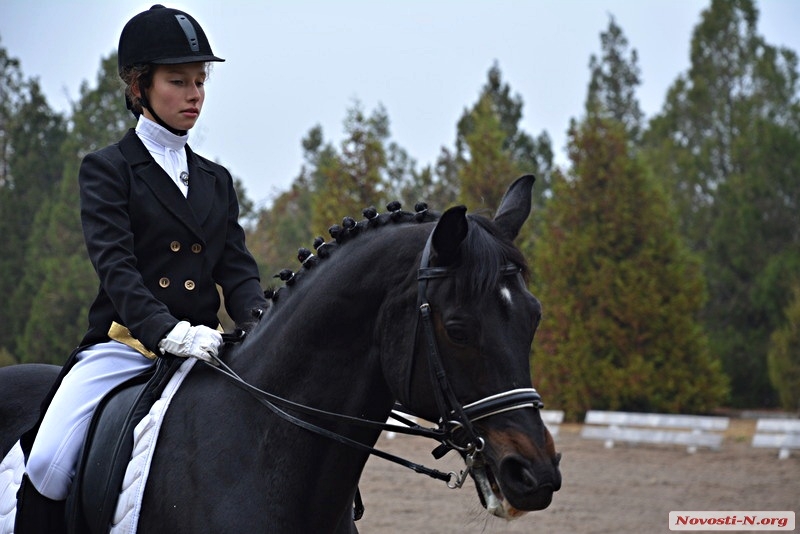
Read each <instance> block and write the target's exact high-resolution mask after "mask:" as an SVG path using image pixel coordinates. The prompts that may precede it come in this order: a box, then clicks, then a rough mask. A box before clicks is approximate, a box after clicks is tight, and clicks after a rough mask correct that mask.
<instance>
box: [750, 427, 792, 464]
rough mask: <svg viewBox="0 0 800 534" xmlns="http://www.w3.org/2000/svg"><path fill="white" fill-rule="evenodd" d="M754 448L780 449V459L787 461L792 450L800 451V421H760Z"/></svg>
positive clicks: (755, 435) (754, 439) (754, 437)
mask: <svg viewBox="0 0 800 534" xmlns="http://www.w3.org/2000/svg"><path fill="white" fill-rule="evenodd" d="M753 447H763V448H773V449H778V458H780V459H781V460H785V459H786V458H788V457H789V455H790V450H791V449H800V419H771V418H770V419H766V418H765V419H759V420H758V421H757V422H756V433H755V434H754V435H753Z"/></svg>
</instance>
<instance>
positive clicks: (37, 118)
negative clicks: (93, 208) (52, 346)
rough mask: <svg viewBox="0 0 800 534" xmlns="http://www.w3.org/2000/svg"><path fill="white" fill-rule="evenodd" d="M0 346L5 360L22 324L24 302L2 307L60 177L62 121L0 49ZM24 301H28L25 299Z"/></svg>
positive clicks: (17, 280) (33, 83) (34, 84)
mask: <svg viewBox="0 0 800 534" xmlns="http://www.w3.org/2000/svg"><path fill="white" fill-rule="evenodd" d="M0 65H3V67H2V71H0V94H2V95H3V97H2V98H0V143H1V144H2V147H3V148H2V156H1V157H0V214H2V216H0V235H2V236H3V254H2V255H0V294H2V295H6V305H5V306H3V307H2V308H0V347H5V350H6V351H7V353H8V354H9V355H10V354H11V352H10V351H11V350H12V348H13V343H14V336H15V332H16V331H17V330H15V327H18V326H19V325H20V324H24V318H25V317H27V313H28V309H29V305H30V302H29V301H26V302H22V303H21V305H22V307H14V306H9V305H8V300H9V295H11V294H12V293H13V292H14V291H15V290H16V288H17V287H18V286H19V283H20V280H21V279H22V277H23V274H24V272H25V269H26V262H25V249H26V244H27V242H28V239H29V237H30V235H31V232H32V229H33V225H32V221H31V214H33V213H36V211H37V210H38V209H39V208H40V206H41V205H42V203H44V202H46V200H47V199H48V198H50V197H51V196H52V195H53V190H54V186H55V184H56V182H57V181H58V178H59V177H60V175H61V159H60V154H59V148H60V145H61V144H62V143H63V140H64V138H65V136H66V125H65V123H64V120H63V118H62V116H61V115H60V114H58V113H55V112H54V111H52V110H51V109H50V107H49V106H48V105H47V102H46V101H45V98H44V96H43V95H42V93H41V90H40V88H39V84H38V82H37V81H36V80H23V76H22V73H21V71H20V69H19V64H18V62H16V61H15V60H11V59H10V58H8V57H7V56H6V54H5V51H4V50H3V49H0ZM29 297H30V296H29Z"/></svg>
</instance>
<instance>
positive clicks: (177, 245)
mask: <svg viewBox="0 0 800 534" xmlns="http://www.w3.org/2000/svg"><path fill="white" fill-rule="evenodd" d="M169 249H170V250H171V251H172V252H178V251H179V250H180V249H181V244H180V243H178V242H177V241H173V242H172V243H170V244H169Z"/></svg>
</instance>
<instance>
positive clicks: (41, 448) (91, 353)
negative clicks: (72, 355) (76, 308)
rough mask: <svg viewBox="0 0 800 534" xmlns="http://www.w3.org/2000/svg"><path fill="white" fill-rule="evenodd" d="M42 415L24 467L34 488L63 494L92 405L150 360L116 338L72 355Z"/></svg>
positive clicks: (56, 497) (58, 495) (147, 365)
mask: <svg viewBox="0 0 800 534" xmlns="http://www.w3.org/2000/svg"><path fill="white" fill-rule="evenodd" d="M77 360H78V361H77V363H75V365H74V366H73V367H72V369H70V370H69V372H68V373H67V374H66V376H64V379H63V381H62V382H61V385H60V386H59V388H58V391H56V394H55V396H54V397H53V401H52V402H51V403H50V407H49V408H48V409H47V413H46V414H45V416H44V419H42V424H41V426H40V428H39V432H38V433H37V434H36V439H35V441H34V443H33V448H32V449H31V453H30V455H29V457H28V462H27V464H26V467H25V470H26V472H27V474H28V478H30V480H31V482H32V483H33V485H34V487H35V488H36V489H37V490H39V493H41V494H42V495H44V496H45V497H48V498H50V499H53V500H57V501H59V500H63V499H66V498H67V493H68V492H69V487H70V485H71V484H72V478H73V477H74V476H75V469H76V467H77V463H78V456H79V454H80V450H81V446H82V445H83V441H84V439H85V437H86V432H87V430H88V428H89V422H90V421H91V419H92V414H93V413H94V409H95V407H96V406H97V405H98V403H99V402H100V401H101V400H102V398H103V397H104V396H105V395H106V393H108V392H109V391H110V390H111V389H113V388H114V387H116V386H118V385H119V384H121V383H123V382H125V381H126V380H128V379H129V378H133V377H134V376H136V375H139V374H141V373H142V372H143V371H145V370H147V369H148V368H150V367H151V366H152V365H154V364H155V362H154V361H153V360H149V359H147V358H145V357H144V356H143V355H142V354H141V353H139V352H137V351H135V350H134V349H132V348H130V347H128V346H127V345H123V344H122V343H119V342H117V341H108V342H105V343H98V344H97V345H92V346H90V347H88V348H86V349H85V350H83V351H81V352H80V353H79V354H78V355H77Z"/></svg>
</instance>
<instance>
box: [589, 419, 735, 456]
mask: <svg viewBox="0 0 800 534" xmlns="http://www.w3.org/2000/svg"><path fill="white" fill-rule="evenodd" d="M729 423H730V419H729V418H728V417H716V416H702V415H672V414H658V413H632V412H609V411H601V410H589V411H588V412H587V413H586V419H585V420H584V425H583V429H582V430H581V437H583V438H587V439H599V440H603V441H604V442H605V447H606V448H611V447H613V446H614V443H615V442H618V441H619V442H627V443H653V444H659V445H683V446H685V447H686V450H687V451H688V452H690V453H694V452H696V451H697V448H698V447H708V448H711V449H719V448H720V447H721V446H722V440H723V438H724V436H723V435H722V432H724V431H725V430H727V428H728V425H729Z"/></svg>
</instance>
